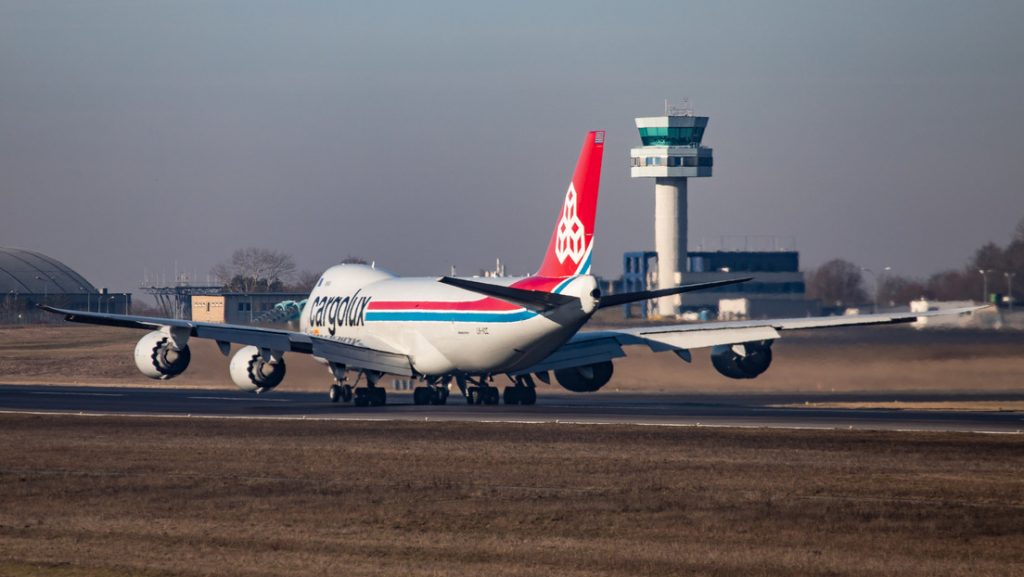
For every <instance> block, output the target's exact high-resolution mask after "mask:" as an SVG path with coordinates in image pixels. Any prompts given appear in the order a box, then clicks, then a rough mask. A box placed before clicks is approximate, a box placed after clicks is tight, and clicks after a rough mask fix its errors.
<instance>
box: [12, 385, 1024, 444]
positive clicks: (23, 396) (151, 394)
mask: <svg viewBox="0 0 1024 577" xmlns="http://www.w3.org/2000/svg"><path fill="white" fill-rule="evenodd" d="M993 400H996V401H1009V400H1012V401H1020V400H1024V394H998V395H993V394H941V393H940V394H917V393H913V394H899V395H872V394H866V395H858V394H813V395H806V394H804V395H797V394H765V395H742V394H728V393H723V394H703V395H675V394H673V395H665V394H626V393H612V392H609V393H601V392H599V393H595V394H563V393H553V392H547V391H545V390H543V389H542V390H541V391H540V394H539V395H538V401H537V404H536V405H534V406H528V407H527V406H507V405H497V406H478V405H472V406H470V405H466V404H465V402H464V401H463V400H462V399H461V397H455V396H453V397H452V398H451V399H449V402H448V404H447V405H443V406H417V405H413V404H412V398H411V396H410V395H408V394H395V393H389V398H388V402H389V404H388V405H386V406H383V407H369V408H357V407H354V406H352V405H350V404H332V403H330V402H328V401H327V397H326V395H325V394H323V393H309V392H288V391H281V392H274V393H271V394H265V395H253V394H249V393H242V392H237V391H231V390H224V389H171V388H153V387H137V388H133V387H85V386H73V387H72V386H45V385H3V384H0V413H63V414H88V415H123V416H189V417H249V418H279V419H353V420H368V419H374V420H414V421H432V420H433V421H474V422H520V423H556V422H557V423H593V424H600V423H610V424H637V425H675V426H728V427H777V428H822V429H859V430H924V431H975V432H994V433H1020V432H1022V431H1024V412H1013V411H949V410H916V409H899V410H891V409H838V408H822V407H817V406H813V405H809V406H806V407H803V406H797V407H794V406H792V405H800V404H803V403H847V402H882V401H906V402H948V401H959V402H967V401H993Z"/></svg>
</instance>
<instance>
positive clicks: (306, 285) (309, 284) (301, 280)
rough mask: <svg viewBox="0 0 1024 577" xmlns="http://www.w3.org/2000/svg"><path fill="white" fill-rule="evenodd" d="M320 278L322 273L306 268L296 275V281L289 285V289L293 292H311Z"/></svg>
mask: <svg viewBox="0 0 1024 577" xmlns="http://www.w3.org/2000/svg"><path fill="white" fill-rule="evenodd" d="M319 280H320V273H315V272H313V271H309V270H304V271H301V272H300V273H299V274H297V275H295V282H293V283H292V284H290V285H288V290H290V291H292V292H310V291H312V290H313V287H315V286H316V283H317V282H318V281H319Z"/></svg>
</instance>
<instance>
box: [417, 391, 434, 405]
mask: <svg viewBox="0 0 1024 577" xmlns="http://www.w3.org/2000/svg"><path fill="white" fill-rule="evenodd" d="M433 396H434V395H432V394H431V390H430V389H428V388H427V387H416V389H414V390H413V392H412V402H413V404H414V405H426V404H430V403H433V401H434V399H433Z"/></svg>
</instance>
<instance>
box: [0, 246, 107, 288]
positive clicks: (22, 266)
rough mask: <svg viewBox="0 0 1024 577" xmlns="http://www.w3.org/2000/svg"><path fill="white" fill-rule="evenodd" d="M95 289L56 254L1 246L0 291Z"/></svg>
mask: <svg viewBox="0 0 1024 577" xmlns="http://www.w3.org/2000/svg"><path fill="white" fill-rule="evenodd" d="M11 292H15V293H18V294H40V295H41V294H47V293H49V294H65V293H69V294H82V293H86V292H92V293H94V292H97V291H96V287H94V286H92V284H90V283H89V281H87V280H85V278H84V277H83V276H82V275H80V274H78V273H77V272H75V271H73V270H71V269H70V268H68V267H67V265H65V264H64V263H62V262H60V261H59V260H57V259H55V258H51V257H48V256H46V255H45V254H40V253H38V252H33V251H30V250H22V249H19V248H8V247H0V295H6V294H8V293H11Z"/></svg>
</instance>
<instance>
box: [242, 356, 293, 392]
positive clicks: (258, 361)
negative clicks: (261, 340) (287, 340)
mask: <svg viewBox="0 0 1024 577" xmlns="http://www.w3.org/2000/svg"><path fill="white" fill-rule="evenodd" d="M229 370H230V372H231V380H232V381H234V382H235V385H236V386H237V387H238V388H239V389H242V390H243V391H248V392H253V391H255V392H258V393H259V392H263V391H269V390H270V389H273V388H274V387H276V386H277V385H280V384H281V381H283V380H284V371H285V366H284V359H283V358H280V357H278V358H276V359H273V358H272V359H271V360H270V361H269V362H268V361H265V360H264V359H263V355H261V354H260V350H259V348H257V347H253V346H249V347H242V348H241V349H239V351H238V352H237V353H235V356H233V357H231V365H230V367H229Z"/></svg>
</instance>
